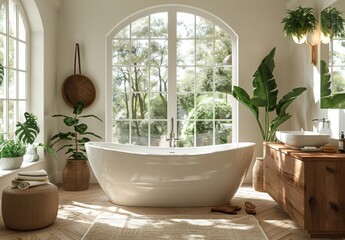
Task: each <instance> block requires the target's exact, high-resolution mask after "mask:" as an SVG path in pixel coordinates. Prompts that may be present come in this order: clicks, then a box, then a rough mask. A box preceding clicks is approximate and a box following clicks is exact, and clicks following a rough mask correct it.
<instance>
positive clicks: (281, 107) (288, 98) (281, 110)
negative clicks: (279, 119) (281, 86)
mask: <svg viewBox="0 0 345 240" xmlns="http://www.w3.org/2000/svg"><path fill="white" fill-rule="evenodd" d="M305 90H307V88H305V87H299V88H294V89H292V91H291V92H289V93H287V94H286V95H284V96H283V97H282V99H281V100H280V101H279V103H278V104H277V110H276V112H277V115H278V116H280V115H284V114H285V112H286V109H287V108H288V107H289V105H290V104H291V103H292V102H293V101H294V100H295V99H296V98H297V97H298V96H299V95H301V94H302V93H303V92H304V91H305Z"/></svg>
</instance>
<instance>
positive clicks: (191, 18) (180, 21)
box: [176, 12, 195, 38]
mask: <svg viewBox="0 0 345 240" xmlns="http://www.w3.org/2000/svg"><path fill="white" fill-rule="evenodd" d="M194 27H195V15H193V14H189V13H181V12H178V13H177V26H176V30H177V37H178V38H191V37H194V36H195V30H194V29H195V28H194Z"/></svg>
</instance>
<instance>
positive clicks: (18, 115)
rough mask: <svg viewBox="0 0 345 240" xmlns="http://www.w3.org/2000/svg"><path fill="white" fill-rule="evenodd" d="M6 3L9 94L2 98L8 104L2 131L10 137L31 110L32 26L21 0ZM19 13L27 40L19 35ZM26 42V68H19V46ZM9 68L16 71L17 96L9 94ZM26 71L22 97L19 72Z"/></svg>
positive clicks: (6, 52) (5, 59) (6, 53)
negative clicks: (11, 52) (12, 19)
mask: <svg viewBox="0 0 345 240" xmlns="http://www.w3.org/2000/svg"><path fill="white" fill-rule="evenodd" d="M10 1H12V2H13V3H14V4H15V6H16V14H17V15H16V37H14V36H12V35H11V34H10V33H9V30H8V29H9V14H8V11H9V5H10V4H9V3H10ZM3 2H4V4H6V32H5V33H1V34H0V35H1V36H4V38H5V39H6V48H5V49H4V61H5V62H4V79H3V85H4V86H5V87H6V88H7V90H6V92H7V94H6V95H5V96H4V97H1V98H0V100H2V101H5V102H6V103H7V104H6V106H5V105H4V111H6V114H5V113H4V116H3V117H4V118H5V123H4V132H2V134H4V135H5V136H7V137H8V135H9V134H14V131H15V128H16V127H15V126H16V123H17V122H18V121H21V122H22V121H24V112H26V111H29V110H28V109H29V108H30V102H29V101H30V62H29V61H30V28H29V24H28V20H27V16H26V14H25V11H24V9H23V6H22V4H21V2H20V1H19V0H4V1H3ZM19 15H20V17H21V18H22V21H23V27H24V31H25V40H22V39H20V37H19ZM10 38H12V39H13V40H14V41H15V43H16V50H15V59H16V65H15V67H13V68H11V67H10V66H9V59H8V48H9V43H8V42H9V41H8V39H10ZM20 42H21V43H25V69H19V61H20V59H19V56H20V54H19V51H18V46H19V43H20ZM9 69H11V70H12V71H14V74H15V76H16V77H15V80H16V83H15V86H16V88H15V91H16V97H15V98H13V97H10V96H9V88H8V79H9V78H8V71H9ZM21 72H23V73H25V78H24V81H25V90H24V92H25V96H24V98H20V97H19V89H20V87H21V86H20V84H19V73H21ZM9 101H13V102H15V105H16V106H15V107H14V110H15V111H14V113H13V124H14V126H13V130H10V129H9V126H10V124H9V122H10V121H9V114H8V111H9V108H8V106H9V104H8V103H9ZM20 102H23V108H22V109H21V108H20V107H19V105H20Z"/></svg>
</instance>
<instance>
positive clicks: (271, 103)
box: [232, 48, 306, 191]
mask: <svg viewBox="0 0 345 240" xmlns="http://www.w3.org/2000/svg"><path fill="white" fill-rule="evenodd" d="M275 51H276V48H273V49H272V50H271V52H270V53H269V54H268V55H267V56H266V57H265V58H264V59H263V60H262V62H261V64H260V66H259V68H258V69H257V70H256V72H255V73H254V79H253V87H254V88H253V97H250V96H249V94H248V93H247V92H246V91H245V90H244V89H243V88H241V87H239V86H234V87H233V92H232V93H233V96H234V97H235V98H236V99H237V100H238V101H239V102H240V103H242V104H243V105H244V106H246V107H247V108H248V109H249V110H250V111H251V112H252V113H253V115H254V117H255V120H256V122H257V124H258V127H259V129H260V132H261V136H262V140H263V141H266V142H270V141H271V142H272V141H275V140H276V136H275V133H276V130H277V128H278V127H279V126H280V125H281V124H283V123H284V122H286V121H287V120H289V119H290V118H291V114H289V113H287V112H286V109H287V108H288V107H289V105H290V104H291V103H292V102H293V101H294V100H295V99H296V98H297V97H298V96H299V95H301V94H302V93H303V92H304V91H305V90H306V88H305V87H298V88H294V89H292V91H291V92H289V93H287V94H286V95H284V96H283V97H282V98H281V99H280V100H279V101H277V100H278V89H277V83H276V81H275V79H274V75H273V70H274V67H275V63H274V55H275ZM260 109H261V110H260ZM260 112H263V113H264V118H263V122H262V119H261V118H260ZM272 112H275V113H276V116H275V117H274V118H273V119H272V120H271V118H270V117H271V115H272ZM262 174H263V172H262V158H260V157H259V158H257V161H256V162H255V164H254V168H253V185H254V188H255V189H256V190H257V191H263V186H262V183H263V182H262V178H263V176H262Z"/></svg>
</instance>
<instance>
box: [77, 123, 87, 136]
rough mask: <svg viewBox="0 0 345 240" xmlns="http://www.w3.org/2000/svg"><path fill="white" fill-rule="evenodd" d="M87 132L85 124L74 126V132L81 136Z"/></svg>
mask: <svg viewBox="0 0 345 240" xmlns="http://www.w3.org/2000/svg"><path fill="white" fill-rule="evenodd" d="M86 130H87V125H86V124H85V123H81V124H78V125H76V126H74V131H76V132H77V133H79V134H83V133H84V132H85V131H86Z"/></svg>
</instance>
